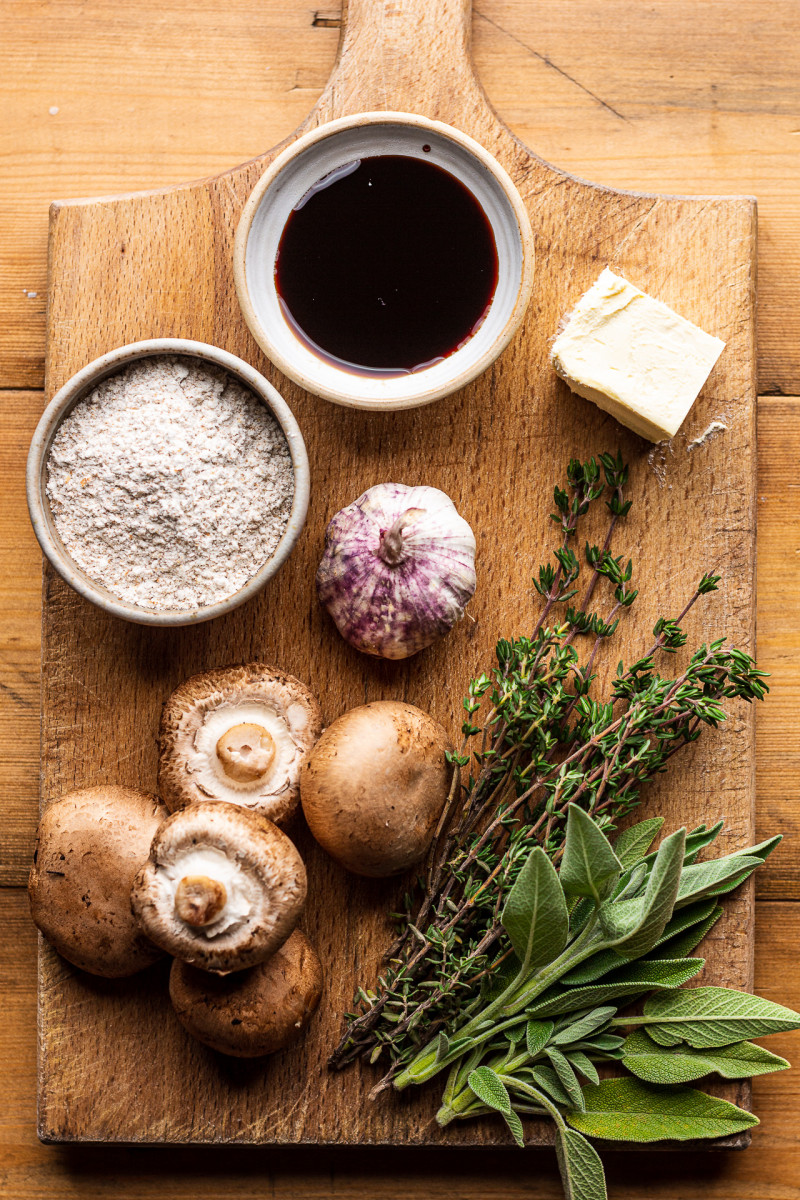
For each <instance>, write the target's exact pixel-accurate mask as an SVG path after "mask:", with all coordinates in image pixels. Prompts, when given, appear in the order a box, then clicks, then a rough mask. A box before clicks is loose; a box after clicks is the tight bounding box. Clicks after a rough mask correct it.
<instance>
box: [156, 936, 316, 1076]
mask: <svg viewBox="0 0 800 1200" xmlns="http://www.w3.org/2000/svg"><path fill="white" fill-rule="evenodd" d="M169 995H170V999H171V1000H172V1006H173V1008H174V1009H175V1012H176V1014H177V1017H178V1020H179V1021H180V1022H181V1024H182V1025H183V1027H184V1029H186V1030H187V1032H188V1033H190V1034H191V1035H192V1037H195V1038H197V1039H198V1041H200V1042H203V1043H205V1045H206V1046H210V1047H211V1049H212V1050H218V1051H219V1052H220V1054H230V1055H232V1056H233V1057H235V1058H256V1057H258V1055H261V1054H274V1052H275V1051H276V1050H283V1049H284V1047H285V1046H288V1045H290V1044H291V1043H292V1042H294V1041H296V1040H297V1038H298V1037H299V1036H300V1034H301V1033H302V1032H303V1030H304V1029H305V1028H306V1026H307V1025H308V1023H309V1021H310V1020H311V1018H312V1016H313V1015H314V1012H315V1011H316V1008H317V1005H318V1004H319V1000H320V996H321V995H322V965H321V963H320V961H319V958H318V957H317V954H316V951H315V950H314V947H313V946H312V945H311V943H310V942H309V941H308V939H307V938H306V937H305V936H304V935H303V934H302V933H301V932H300V930H299V929H295V931H294V933H293V934H292V936H291V937H290V938H289V939H288V941H286V942H284V944H283V945H282V946H281V948H280V950H278V951H276V953H275V954H273V955H272V957H271V958H268V959H267V960H266V962H263V963H260V964H259V965H258V966H257V967H251V968H250V970H249V971H237V972H236V973H235V974H233V975H223V976H219V975H208V974H206V972H205V971H198V970H197V969H196V967H190V966H188V965H187V964H186V963H183V962H180V961H179V960H178V959H176V960H175V961H174V962H173V964H172V970H171V972H170V977H169Z"/></svg>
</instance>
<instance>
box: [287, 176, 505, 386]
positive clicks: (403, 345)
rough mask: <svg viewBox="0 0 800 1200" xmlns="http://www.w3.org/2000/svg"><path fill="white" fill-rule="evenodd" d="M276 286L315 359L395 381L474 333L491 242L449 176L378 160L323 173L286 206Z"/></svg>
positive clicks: (487, 284)
mask: <svg viewBox="0 0 800 1200" xmlns="http://www.w3.org/2000/svg"><path fill="white" fill-rule="evenodd" d="M275 284H276V288H277V291H278V296H279V298H280V301H281V305H282V308H283V312H284V315H285V317H286V319H287V320H288V321H289V323H290V324H291V325H292V327H293V329H294V330H295V332H296V333H297V334H298V335H299V336H300V337H301V338H302V339H303V341H305V342H306V343H307V344H308V345H310V347H311V348H312V349H313V350H314V351H315V352H316V353H318V354H321V355H322V357H324V358H326V359H329V360H331V361H333V362H335V363H336V364H337V365H338V366H340V367H344V368H345V369H347V370H351V371H355V372H357V373H359V374H361V373H364V374H381V375H399V374H404V373H406V372H409V371H415V370H420V369H421V368H423V367H426V366H430V365H431V364H432V363H433V362H436V361H438V360H440V359H443V358H447V357H448V355H450V354H453V353H454V352H455V351H456V350H458V349H459V347H460V346H462V345H463V344H464V342H466V341H467V340H468V339H469V338H470V337H471V336H472V335H473V334H474V333H475V331H476V329H477V328H478V327H479V326H480V325H481V323H482V322H483V319H484V317H485V316H486V313H487V310H488V308H489V305H490V304H491V301H492V297H493V295H494V291H495V288H496V286H497V247H496V246H495V240H494V235H493V233H492V228H491V225H490V224H489V221H488V218H487V217H486V214H485V212H484V211H483V209H482V208H481V206H480V204H479V203H478V201H477V200H476V199H475V197H474V196H473V195H472V193H471V192H470V191H469V190H468V189H467V188H466V187H465V186H464V185H463V184H462V183H461V181H460V180H458V179H456V178H455V176H453V175H451V174H450V173H449V172H448V171H445V170H443V169H442V168H441V167H438V166H436V165H435V164H434V163H431V162H426V161H425V160H424V159H418V158H410V157H406V156H404V155H391V154H389V155H379V156H375V157H372V158H363V159H360V160H357V161H355V162H353V163H348V164H347V165H346V166H344V167H340V168H338V169H337V170H336V171H333V172H331V174H330V175H327V176H326V177H325V178H324V179H322V180H320V181H319V182H318V183H317V184H315V185H314V187H313V188H312V189H311V190H310V191H309V192H307V193H306V195H305V196H304V197H303V199H302V200H301V201H300V203H299V204H298V205H297V206H296V208H294V209H293V210H292V212H291V214H290V216H289V219H288V221H287V222H286V225H285V227H284V230H283V233H282V234H281V240H280V245H279V247H278V254H277V258H276V261H275Z"/></svg>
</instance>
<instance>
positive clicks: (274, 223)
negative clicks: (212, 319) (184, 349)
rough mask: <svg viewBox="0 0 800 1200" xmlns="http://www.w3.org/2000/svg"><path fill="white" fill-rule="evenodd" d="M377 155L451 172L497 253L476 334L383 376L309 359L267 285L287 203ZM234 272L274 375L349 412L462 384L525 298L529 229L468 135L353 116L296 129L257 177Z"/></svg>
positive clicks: (503, 339) (385, 116)
mask: <svg viewBox="0 0 800 1200" xmlns="http://www.w3.org/2000/svg"><path fill="white" fill-rule="evenodd" d="M423 145H425V146H426V147H427V148H428V149H427V151H423V149H422V147H423ZM385 154H391V155H408V156H411V157H413V158H419V159H425V160H426V161H427V162H432V163H434V164H435V165H436V166H439V167H441V168H443V169H444V170H446V171H449V172H450V174H451V175H454V176H456V178H457V179H459V180H460V181H461V183H462V184H464V186H465V187H467V188H468V189H469V191H471V192H472V194H473V196H474V197H475V198H476V200H477V201H478V203H479V204H480V206H481V207H482V209H483V211H484V213H485V214H486V216H487V218H488V220H489V223H490V225H491V227H492V232H493V234H494V239H495V244H496V247H497V258H498V280H497V288H496V290H495V293H494V297H493V299H492V303H491V305H490V307H489V311H488V313H487V316H486V318H485V320H484V322H483V324H482V325H481V326H480V328H479V329H478V330H477V331H476V333H475V334H473V336H472V337H471V338H470V339H469V340H468V341H467V342H466V343H465V344H464V345H463V346H461V347H460V348H459V349H458V350H456V351H455V353H453V354H451V355H449V356H448V357H447V358H445V359H443V360H441V361H439V362H437V363H435V364H434V365H432V366H429V367H425V368H423V369H421V370H418V371H414V372H412V373H409V374H404V375H394V376H389V377H387V376H385V375H377V374H373V375H371V374H368V373H363V374H362V373H359V374H356V373H355V372H350V371H348V370H346V369H345V368H344V367H338V366H337V365H336V364H335V363H332V362H330V361H327V360H325V359H323V358H322V357H321V356H318V355H316V354H315V353H314V351H313V350H312V349H310V347H308V346H307V345H306V344H305V343H304V342H302V341H301V340H300V339H299V338H298V337H297V335H296V334H295V332H294V331H293V329H292V327H291V326H290V324H289V323H288V321H287V320H286V319H285V317H284V316H283V313H282V311H281V306H280V301H279V298H278V293H277V290H276V287H275V259H276V254H277V251H278V246H279V243H280V239H281V234H282V232H283V229H284V226H285V225H286V222H287V220H288V218H289V215H290V214H291V212H292V210H293V208H294V207H295V205H296V204H297V203H298V202H299V201H300V200H301V199H302V198H303V197H304V196H305V195H306V193H307V192H308V191H309V189H310V188H311V187H312V186H313V185H314V184H315V183H317V182H318V181H319V180H320V179H322V178H323V176H325V175H328V174H329V173H330V172H331V171H334V170H336V169H337V168H338V167H341V166H343V165H345V164H346V163H349V162H352V161H353V160H354V159H358V158H364V157H369V156H374V155H385ZM234 277H235V280H236V290H237V293H238V296H239V303H240V305H241V307H242V312H243V313H244V316H245V320H246V321H247V324H248V325H249V327H250V331H251V332H252V334H253V337H254V338H255V339H256V341H257V342H258V344H259V346H261V348H262V350H263V351H264V353H265V354H266V355H267V356H268V357H269V358H270V359H271V360H272V362H274V363H275V364H276V366H277V367H278V368H279V369H280V370H281V371H282V372H283V373H284V375H288V376H289V378H290V379H293V380H294V381H295V382H296V383H299V384H300V386H301V387H303V388H305V389H306V391H309V392H313V393H315V394H316V395H318V396H323V397H325V399H327V400H333V401H334V402H335V403H336V404H346V405H350V406H352V407H355V408H365V409H375V410H385V409H393V408H416V407H418V406H419V405H422V404H430V402H431V401H432V400H438V399H439V398H440V397H442V396H447V395H449V394H450V392H454V391H456V390H457V389H458V388H462V387H464V386H465V384H467V383H469V382H470V381H471V380H473V379H475V378H476V376H478V375H480V374H481V373H482V372H483V371H485V370H486V368H487V367H488V366H489V365H490V364H491V363H492V362H494V360H495V359H496V358H497V356H498V355H499V354H500V352H501V351H502V350H503V349H505V347H506V346H507V345H508V342H509V341H510V340H511V338H512V337H513V335H514V333H515V332H516V330H517V329H518V328H519V325H520V323H521V322H522V318H523V316H524V315H525V309H526V308H527V306H528V301H529V300H530V296H531V289H532V286H533V235H532V233H531V225H530V220H529V218H528V214H527V212H526V210H525V206H524V204H523V203H522V200H521V199H520V196H519V193H518V192H517V190H516V188H515V187H514V184H513V183H512V182H511V179H510V178H509V176H508V175H507V173H506V172H505V170H504V169H503V168H502V167H501V166H500V164H499V163H498V162H497V160H496V159H494V158H493V157H492V155H491V154H489V153H488V151H486V150H484V148H483V146H481V145H480V144H479V143H478V142H476V141H475V140H474V139H473V138H471V137H468V136H467V135H466V134H465V133H461V132H460V130H458V129H453V128H452V127H451V126H450V125H444V124H443V123H442V122H441V121H429V120H427V118H425V117H418V116H414V115H412V114H410V113H396V112H370V113H360V114H358V115H357V116H353V117H344V118H342V119H341V120H337V121H331V122H329V123H328V124H327V125H322V126H320V127H319V128H318V129H314V130H312V131H311V132H310V133H307V134H305V135H304V136H303V137H301V138H299V139H298V140H297V141H296V142H293V143H292V145H290V146H288V147H287V148H286V149H285V150H284V151H283V152H282V153H281V154H279V155H278V157H277V158H276V159H275V160H274V162H272V164H271V165H270V166H269V167H268V169H267V170H266V171H265V173H264V174H263V175H262V176H261V179H260V180H259V182H258V183H257V184H256V186H255V188H254V189H253V192H252V194H251V196H250V198H249V199H248V201H247V204H246V205H245V207H244V211H243V213H242V217H241V220H240V222H239V227H238V229H237V232H236V242H235V247H234Z"/></svg>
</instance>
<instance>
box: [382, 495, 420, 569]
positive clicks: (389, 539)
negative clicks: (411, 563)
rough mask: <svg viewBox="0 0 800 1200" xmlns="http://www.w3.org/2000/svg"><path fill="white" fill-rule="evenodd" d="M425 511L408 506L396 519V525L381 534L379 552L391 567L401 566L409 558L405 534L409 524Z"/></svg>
mask: <svg viewBox="0 0 800 1200" xmlns="http://www.w3.org/2000/svg"><path fill="white" fill-rule="evenodd" d="M424 513H425V509H424V508H407V509H406V511H405V512H404V513H401V514H400V516H399V517H398V518H397V520H396V521H395V523H394V525H392V526H391V528H390V529H387V530H386V532H385V533H384V534H383V535H382V536H381V543H380V546H379V547H378V553H379V554H380V556H381V558H382V559H383V561H384V562H385V563H388V564H389V566H390V567H396V566H399V564H400V563H401V562H404V561H405V559H406V558H408V553H407V551H406V547H405V541H404V538H403V534H404V533H405V530H406V526H407V525H413V524H414V523H415V522H416V521H418V520H419V518H420V517H421V516H423V515H424Z"/></svg>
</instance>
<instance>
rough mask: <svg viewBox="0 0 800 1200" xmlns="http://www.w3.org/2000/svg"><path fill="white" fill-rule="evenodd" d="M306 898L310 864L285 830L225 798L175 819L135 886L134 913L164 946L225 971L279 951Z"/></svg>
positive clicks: (156, 840) (162, 830) (199, 963)
mask: <svg viewBox="0 0 800 1200" xmlns="http://www.w3.org/2000/svg"><path fill="white" fill-rule="evenodd" d="M305 898H306V870H305V867H304V866H303V860H302V859H301V857H300V855H299V854H298V852H297V850H296V849H295V847H294V844H293V843H292V842H290V841H289V839H288V837H287V836H286V834H285V833H281V831H280V829H278V827H277V826H276V825H273V823H272V822H271V821H268V820H267V819H266V817H262V816H260V815H259V814H258V813H254V812H250V811H249V810H248V809H246V808H239V807H238V805H235V804H226V803H225V802H224V801H223V802H220V803H218V804H192V805H190V807H189V808H184V809H182V810H181V811H180V812H177V813H173V814H172V816H171V817H168V818H167V820H166V821H165V822H164V824H163V825H162V826H161V827H160V828H159V830H158V832H157V833H156V835H155V837H154V838H153V843H152V845H151V847H150V857H149V860H148V861H147V862H146V863H145V865H144V866H143V867H142V868H141V870H140V871H139V873H138V875H137V876H136V878H135V879H134V881H133V888H132V890H131V904H132V906H133V911H134V913H135V914H136V916H137V918H138V919H139V922H140V924H141V926H142V928H143V930H144V931H145V933H146V934H147V936H148V937H149V938H150V939H151V940H152V941H153V942H155V943H156V945H157V946H160V947H161V948H162V949H163V950H166V951H167V952H168V953H169V954H172V955H173V956H174V957H175V958H180V959H182V960H183V961H184V962H188V963H193V964H194V965H195V966H197V967H200V968H201V969H202V970H204V971H218V972H219V973H221V974H225V973H227V972H228V971H240V970H244V968H245V967H251V966H254V965H255V964H256V963H259V962H263V960H264V959H266V958H269V956H270V955H271V954H274V953H275V951H276V950H277V949H278V947H279V946H280V945H282V943H283V942H285V941H286V939H287V938H288V937H289V934H290V933H291V932H292V930H293V929H294V927H295V925H296V924H297V922H298V920H299V919H300V914H301V912H302V911H303V904H304V903H305Z"/></svg>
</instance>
